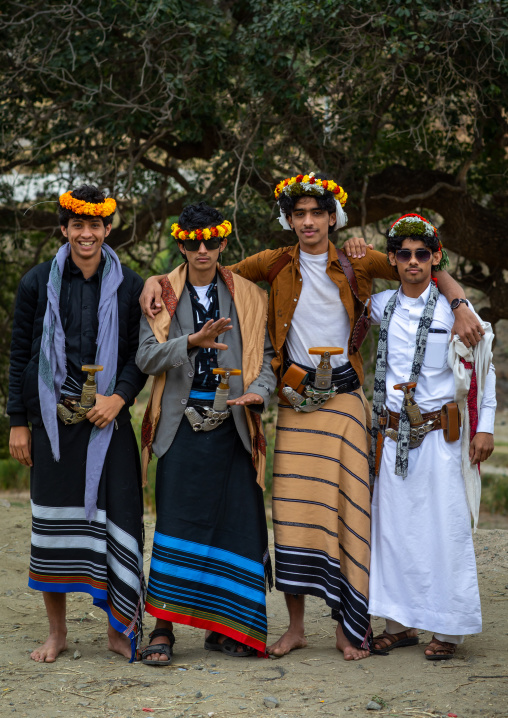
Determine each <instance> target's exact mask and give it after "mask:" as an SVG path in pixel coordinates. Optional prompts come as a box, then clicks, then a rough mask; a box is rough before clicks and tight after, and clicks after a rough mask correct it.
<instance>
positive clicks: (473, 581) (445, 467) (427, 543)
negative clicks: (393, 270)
mask: <svg viewBox="0 0 508 718" xmlns="http://www.w3.org/2000/svg"><path fill="white" fill-rule="evenodd" d="M410 217H411V219H408V216H406V217H405V218H400V219H399V220H397V222H395V223H394V225H392V227H391V228H390V230H388V232H387V237H388V244H387V253H388V258H389V261H390V263H391V264H392V265H393V266H396V267H397V269H398V271H399V275H400V279H401V287H400V289H399V290H396V291H393V290H389V291H386V292H381V293H379V294H377V295H374V296H373V297H372V320H373V323H374V324H382V322H383V316H384V315H385V320H384V324H382V327H381V331H380V340H382V339H383V326H384V327H386V330H387V331H385V332H384V337H385V347H386V351H385V357H384V373H383V371H381V373H380V366H379V362H380V351H379V350H378V367H377V370H376V380H379V377H380V376H382V377H385V387H383V390H385V398H384V403H385V406H386V409H387V410H388V415H389V414H390V412H391V413H392V417H393V416H394V417H395V421H394V420H393V418H392V417H390V418H389V419H388V426H390V424H392V425H396V424H398V423H399V419H400V416H399V419H397V418H396V415H397V414H400V412H401V408H402V403H403V392H402V391H401V390H395V389H394V385H396V384H400V383H402V382H409V381H416V382H417V386H416V389H415V391H414V400H415V401H416V403H417V404H418V406H419V408H420V411H421V413H422V414H423V415H425V414H428V413H430V412H438V411H440V410H441V408H442V407H443V405H444V404H447V403H448V402H453V401H456V400H457V396H458V393H457V381H456V376H457V369H456V370H455V374H454V371H453V369H452V368H450V365H449V361H448V354H449V346H450V330H451V327H452V325H453V322H454V316H453V304H454V302H452V304H451V305H450V304H449V303H448V301H447V300H446V299H445V297H444V296H443V295H440V294H439V295H437V293H436V292H435V289H434V288H433V287H432V286H431V268H432V266H433V265H434V266H437V265H438V264H439V263H440V262H441V261H442V256H443V255H442V253H441V249H442V247H441V244H440V242H439V239H438V237H437V231H436V230H435V228H434V227H433V226H432V225H431V224H430V223H429V222H427V220H425V219H424V218H422V217H419V216H418V215H412V216H410ZM445 256H446V255H445ZM394 295H396V297H394ZM436 295H437V298H436ZM431 296H432V297H434V301H435V307H434V311H433V315H432V314H431V312H432V309H431V306H432V305H431V303H430V302H429V300H430V298H431ZM455 301H456V302H457V301H458V300H455ZM428 303H429V308H428V309H427V310H426V307H427V304H428ZM387 305H390V306H387ZM425 311H426V312H427V315H428V316H429V320H428V322H427V325H426V327H425V331H424V332H423V335H422V328H423V325H425V321H421V319H422V315H423V314H424V312H425ZM388 317H389V319H388ZM387 319H388V324H387ZM429 322H430V326H429ZM484 326H485V325H484ZM487 328H488V327H487ZM427 330H428V333H427ZM425 334H426V337H425ZM422 337H423V338H422ZM454 344H455V343H454ZM481 345H482V342H481V343H480V346H481ZM380 346H381V344H380ZM418 347H419V349H418ZM418 351H420V354H419V355H418ZM464 351H467V350H465V347H464ZM453 352H454V349H453V348H452V349H450V364H451V366H453V362H452V361H451V360H452V359H453V356H452V355H453ZM418 356H420V362H419V364H420V366H416V364H417V363H418V361H417V357H418ZM474 359H475V360H476V370H477V371H476V376H478V377H479V386H478V390H479V393H478V397H481V399H480V402H478V407H477V408H478V422H477V426H475V417H472V423H471V429H473V431H474V429H476V433H475V434H474V436H473V438H472V439H470V437H469V436H467V437H464V442H461V440H460V439H458V440H456V441H453V442H447V441H446V440H445V432H444V431H443V429H440V428H437V426H438V425H439V423H440V421H439V420H437V421H435V422H434V424H435V427H436V428H434V429H433V430H431V431H429V432H428V433H427V434H426V435H425V438H424V439H423V442H422V443H421V445H420V446H418V447H416V448H410V450H409V452H407V451H406V468H405V472H406V476H405V478H403V475H404V471H402V470H400V467H401V466H402V463H403V462H402V460H401V454H400V453H399V455H398V454H397V452H398V451H399V452H400V445H401V444H400V441H401V440H400V434H399V436H398V435H397V433H396V432H394V430H393V429H392V432H388V433H387V434H386V435H385V438H384V443H383V445H382V447H383V448H382V455H381V461H380V465H379V468H378V471H379V473H378V477H377V478H376V480H375V485H374V493H373V501H372V560H371V574H370V586H369V594H370V598H369V613H370V614H371V615H374V616H378V617H382V618H385V619H386V629H385V631H384V632H383V633H382V634H381V635H380V636H377V637H375V638H374V639H373V643H374V649H377V650H380V651H389V650H391V649H393V648H397V647H402V646H409V645H415V644H417V643H418V629H420V630H422V629H423V630H426V631H430V632H432V634H433V637H432V640H431V642H430V644H429V645H428V646H427V648H426V650H425V657H426V658H427V659H429V660H443V659H449V658H452V657H453V654H454V653H455V649H456V646H457V645H458V644H460V643H462V641H463V640H464V635H465V634H472V633H479V632H481V629H482V619H481V607H480V596H479V590H478V580H477V573H476V563H475V556H474V549H473V540H472V533H471V520H470V509H472V511H473V513H475V512H476V514H477V511H478V506H476V507H475V508H473V507H472V502H471V500H469V506H468V498H469V496H470V491H469V490H468V492H466V485H465V480H464V476H465V475H467V470H466V471H464V470H463V466H467V467H468V470H474V471H476V472H477V470H478V467H477V465H478V464H479V462H480V461H484V460H485V459H487V458H488V457H489V456H490V454H491V453H492V450H493V446H494V443H493V431H494V414H495V408H496V399H495V373H494V367H493V365H492V364H491V363H490V359H491V353H490V345H489V346H487V349H486V348H485V346H483V347H482V348H481V349H480V348H475V350H474ZM381 361H382V359H381ZM480 363H483V369H482V368H481V367H480ZM457 364H458V365H459V366H460V368H461V369H462V370H464V366H465V367H468V368H469V369H470V371H469V375H471V373H472V371H471V370H472V369H473V367H472V366H468V364H465V365H464V364H460V362H456V363H455V366H457ZM381 369H382V367H381ZM415 369H416V374H417V375H418V376H417V378H415ZM473 382H474V380H473ZM377 383H378V386H377V387H375V396H374V399H375V402H374V417H375V415H376V390H379V386H382V382H381V383H379V381H377ZM480 383H481V386H480ZM473 389H474V383H473ZM482 391H483V395H482ZM378 396H379V395H378ZM474 398H475V399H476V396H475V397H474ZM464 403H465V402H464ZM470 403H471V402H470ZM459 408H461V407H460V406H459ZM470 408H471V407H470ZM465 411H466V412H467V411H468V405H467V403H465ZM473 413H475V412H474V411H473ZM463 416H464V414H463ZM425 418H426V417H425V416H424V419H425ZM467 418H468V419H469V417H467ZM429 420H430V418H429ZM385 421H386V420H385ZM379 423H380V424H381V423H382V420H380V421H379ZM462 424H464V421H462ZM466 426H467V429H468V430H469V428H470V427H469V426H468V425H467V422H466ZM396 429H397V431H399V429H398V427H396ZM390 433H391V436H392V437H393V438H390ZM377 436H378V440H379V434H378V435H377ZM397 439H398V440H399V441H397ZM378 454H379V449H378ZM372 456H373V454H372ZM374 473H375V472H374ZM478 481H479V478H478ZM466 493H467V495H466ZM478 504H479V500H478ZM474 518H475V524H476V521H477V515H476V516H475V517H474Z"/></svg>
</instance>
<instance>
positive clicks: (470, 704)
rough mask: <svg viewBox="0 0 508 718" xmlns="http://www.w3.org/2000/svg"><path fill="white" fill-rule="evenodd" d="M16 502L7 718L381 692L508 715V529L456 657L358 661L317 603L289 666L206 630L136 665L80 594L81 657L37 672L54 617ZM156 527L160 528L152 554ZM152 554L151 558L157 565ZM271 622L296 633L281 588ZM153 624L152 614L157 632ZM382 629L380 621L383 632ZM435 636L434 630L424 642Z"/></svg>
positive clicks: (416, 706)
mask: <svg viewBox="0 0 508 718" xmlns="http://www.w3.org/2000/svg"><path fill="white" fill-rule="evenodd" d="M9 502H10V506H8V503H9ZM9 502H8V501H7V500H6V498H3V499H0V515H1V517H2V521H1V528H0V555H1V563H0V621H1V623H0V633H1V634H2V635H1V636H0V637H1V639H2V641H1V644H0V716H2V718H3V717H5V716H10V715H13V716H14V714H15V715H16V716H17V717H18V716H19V718H21V716H29V717H30V718H46V717H47V718H57V717H58V716H66V717H70V718H81V717H82V716H83V717H87V718H90V717H95V716H111V717H112V718H135V717H136V716H142V715H150V714H152V715H154V716H157V715H160V716H168V717H169V718H177V717H178V718H198V717H199V716H202V718H212V716H213V718H222V716H256V717H259V716H261V717H264V716H270V718H293V717H296V718H298V717H299V716H309V718H310V717H312V718H314V716H327V717H328V716H343V715H344V716H346V715H347V716H354V715H358V716H360V715H361V716H367V715H376V713H372V712H370V711H369V712H367V710H366V706H367V703H368V702H369V701H370V700H371V699H372V698H373V697H374V696H377V697H379V699H382V701H383V702H384V703H385V707H384V708H382V709H381V710H379V711H378V712H377V715H391V716H412V717H413V718H420V717H422V718H423V717H425V718H427V717H428V716H446V715H448V714H455V715H457V716H458V717H459V718H466V717H468V716H484V717H485V718H490V717H491V716H508V652H507V644H508V621H507V618H508V531H503V530H500V529H496V530H480V531H478V533H477V535H476V538H475V545H476V553H477V559H478V571H479V576H480V590H481V595H482V606H483V622H484V632H483V633H482V634H481V635H479V636H474V637H469V638H468V639H467V640H466V643H465V644H464V645H463V646H462V647H460V648H459V650H458V652H457V657H456V658H455V659H454V660H452V661H447V662H445V661H438V662H434V663H431V662H430V661H426V660H425V659H424V657H423V647H422V646H419V647H418V646H415V647H411V648H403V649H399V650H398V651H395V652H394V653H393V654H391V655H390V656H387V657H383V656H374V657H371V658H369V659H368V660H365V661H360V662H358V663H346V662H344V661H343V660H342V658H341V655H340V654H338V653H337V651H336V650H335V648H334V630H335V624H334V623H333V622H332V620H331V618H330V612H329V610H327V609H326V606H325V605H324V604H323V603H322V602H321V601H318V600H317V599H309V600H308V604H307V612H308V616H307V630H308V640H309V646H308V648H306V649H303V650H300V651H296V652H295V653H293V654H291V655H290V656H288V657H286V658H283V659H280V660H262V659H256V658H249V659H236V660H235V659H232V658H228V657H226V656H223V655H222V654H217V653H208V652H206V651H205V650H204V649H203V632H202V631H198V630H194V629H188V628H184V627H177V631H176V634H177V643H176V647H175V648H176V651H175V657H174V661H175V663H174V665H173V666H172V667H170V668H150V667H148V666H144V665H142V664H132V665H129V664H128V663H126V662H125V661H124V660H123V659H121V658H120V657H119V656H116V655H113V654H111V653H109V652H108V651H107V649H106V639H105V636H106V621H105V617H104V615H103V613H102V611H101V610H100V609H94V608H93V606H92V603H91V600H90V599H89V597H88V596H85V595H82V594H74V595H73V594H71V595H70V596H69V603H68V611H69V650H68V651H67V652H66V653H64V654H63V655H62V656H61V657H60V659H59V660H58V661H57V662H56V663H53V664H36V663H34V662H33V661H31V660H30V657H29V654H30V651H31V650H33V648H34V647H35V646H36V645H37V644H38V643H39V642H40V641H41V639H43V638H44V637H45V635H46V634H45V632H46V619H45V614H44V608H43V604H42V599H41V596H40V594H39V593H38V592H35V591H31V590H30V589H28V588H27V567H28V551H29V540H30V508H29V505H28V503H27V502H26V500H25V501H22V500H18V501H16V500H13V499H12V497H11V498H10V499H9ZM153 528H154V525H153V521H151V520H148V521H147V547H150V546H151V539H152V535H153ZM148 558H149V551H148V550H147V554H146V559H147V569H148ZM268 615H269V626H270V638H271V640H274V639H276V638H277V637H278V636H279V635H280V633H281V632H282V631H283V630H284V629H285V626H286V623H285V622H286V613H285V607H284V602H283V598H282V596H281V595H280V594H279V593H278V592H276V591H273V592H272V594H271V595H269V597H268ZM152 624H153V620H152V619H151V618H150V617H149V618H148V619H147V626H146V628H147V630H151V628H152ZM380 626H381V621H379V620H376V621H375V625H374V628H375V630H377V629H379V628H380ZM429 637H430V636H429V634H424V633H422V635H421V641H422V642H423V643H425V642H427V641H428V639H429ZM74 656H76V657H74ZM268 698H274V699H275V702H273V701H272V702H271V701H270V700H265V699H268ZM267 704H268V705H267ZM143 708H146V709H151V710H149V711H148V710H147V711H143Z"/></svg>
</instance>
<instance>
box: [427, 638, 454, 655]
mask: <svg viewBox="0 0 508 718" xmlns="http://www.w3.org/2000/svg"><path fill="white" fill-rule="evenodd" d="M425 650H426V651H428V650H431V651H432V653H431V655H430V656H429V655H427V653H425V654H424V655H425V658H426V659H427V660H428V661H449V660H451V659H452V658H453V656H454V654H455V651H456V650H457V644H456V643H448V642H447V641H439V640H438V639H437V638H436V637H435V636H432V640H431V642H430V643H429V645H428V646H427V648H426V649H425ZM438 651H439V653H438Z"/></svg>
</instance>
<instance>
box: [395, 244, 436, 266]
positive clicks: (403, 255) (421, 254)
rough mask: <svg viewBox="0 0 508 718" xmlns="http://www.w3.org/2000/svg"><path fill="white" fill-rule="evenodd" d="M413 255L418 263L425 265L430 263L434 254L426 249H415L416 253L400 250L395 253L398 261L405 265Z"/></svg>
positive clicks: (409, 250)
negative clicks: (424, 263)
mask: <svg viewBox="0 0 508 718" xmlns="http://www.w3.org/2000/svg"><path fill="white" fill-rule="evenodd" d="M413 255H414V256H415V257H416V259H417V261H418V262H422V263H423V262H428V261H429V259H430V258H431V257H432V252H431V251H430V249H424V248H423V247H420V248H419V249H415V250H414V252H413V250H411V249H398V250H397V251H396V252H395V257H396V259H397V261H399V262H403V263H404V264H406V263H407V262H409V260H410V259H411V257H413Z"/></svg>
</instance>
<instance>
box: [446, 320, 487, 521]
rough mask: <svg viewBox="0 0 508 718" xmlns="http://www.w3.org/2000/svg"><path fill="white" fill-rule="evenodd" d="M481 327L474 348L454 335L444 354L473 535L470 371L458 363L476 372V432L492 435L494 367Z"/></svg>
mask: <svg viewBox="0 0 508 718" xmlns="http://www.w3.org/2000/svg"><path fill="white" fill-rule="evenodd" d="M480 321H481V320H480ZM481 325H482V327H483V329H484V331H485V335H484V337H483V339H482V340H481V341H480V343H479V344H477V345H476V346H475V347H474V348H467V347H466V346H465V345H464V344H463V343H462V342H461V341H460V339H459V337H458V336H457V335H456V336H454V337H453V339H452V341H451V342H450V348H449V350H448V366H449V367H450V369H452V370H453V376H454V379H455V401H456V402H457V404H458V405H459V410H460V414H461V417H462V438H461V442H462V447H461V448H462V475H463V477H464V484H465V487H466V497H467V503H468V506H469V510H470V511H471V515H472V517H473V525H474V531H476V528H477V525H478V516H479V513H480V498H481V490H482V484H481V478H480V471H479V467H478V464H471V462H470V460H469V445H470V430H471V427H470V421H469V411H468V407H467V396H468V393H469V388H470V386H471V377H472V374H473V370H472V369H466V367H465V366H464V363H463V362H462V361H461V359H464V361H465V362H469V363H471V364H473V365H474V367H475V370H476V381H477V385H478V393H477V406H478V409H479V417H478V427H477V431H482V432H487V433H489V434H493V433H494V415H495V410H496V394H495V387H496V379H495V372H494V366H493V365H492V341H493V339H494V334H493V332H492V327H491V325H490V324H489V323H488V322H481Z"/></svg>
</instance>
